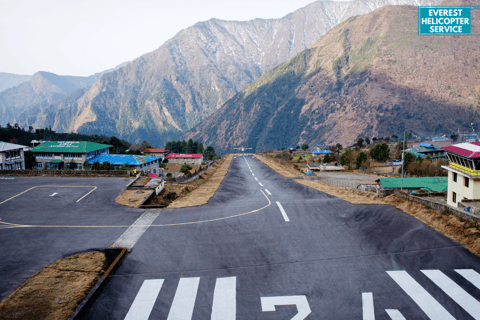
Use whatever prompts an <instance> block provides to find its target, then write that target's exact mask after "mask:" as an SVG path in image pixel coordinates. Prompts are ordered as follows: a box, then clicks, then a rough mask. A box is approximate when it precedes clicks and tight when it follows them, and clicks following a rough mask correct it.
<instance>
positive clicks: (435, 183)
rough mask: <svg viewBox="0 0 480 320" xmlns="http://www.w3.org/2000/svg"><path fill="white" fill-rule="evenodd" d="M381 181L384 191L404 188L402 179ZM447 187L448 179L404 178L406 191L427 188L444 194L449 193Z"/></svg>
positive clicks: (384, 179) (383, 179)
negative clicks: (444, 192)
mask: <svg viewBox="0 0 480 320" xmlns="http://www.w3.org/2000/svg"><path fill="white" fill-rule="evenodd" d="M379 180H380V184H381V185H382V187H383V188H384V189H400V188H401V186H402V179H401V178H381V179H379ZM447 187H448V178H447V177H420V178H403V188H404V189H420V188H425V189H427V190H431V191H434V192H443V191H447Z"/></svg>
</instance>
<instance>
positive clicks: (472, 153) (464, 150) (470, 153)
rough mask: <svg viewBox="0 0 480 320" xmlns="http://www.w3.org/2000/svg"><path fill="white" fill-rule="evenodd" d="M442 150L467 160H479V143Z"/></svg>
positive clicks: (468, 143)
mask: <svg viewBox="0 0 480 320" xmlns="http://www.w3.org/2000/svg"><path fill="white" fill-rule="evenodd" d="M442 149H443V150H445V151H448V152H452V153H457V154H459V155H462V156H464V157H468V158H480V141H472V142H464V143H459V144H454V145H453V146H448V147H443V148H442Z"/></svg>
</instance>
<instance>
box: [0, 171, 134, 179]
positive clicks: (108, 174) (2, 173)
mask: <svg viewBox="0 0 480 320" xmlns="http://www.w3.org/2000/svg"><path fill="white" fill-rule="evenodd" d="M0 176H25V177H80V178H84V177H113V178H118V177H125V178H127V177H131V176H133V171H132V170H0Z"/></svg>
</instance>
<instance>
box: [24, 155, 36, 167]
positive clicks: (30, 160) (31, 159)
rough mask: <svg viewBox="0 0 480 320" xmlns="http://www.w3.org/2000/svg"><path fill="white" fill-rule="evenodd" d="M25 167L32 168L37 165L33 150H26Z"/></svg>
mask: <svg viewBox="0 0 480 320" xmlns="http://www.w3.org/2000/svg"><path fill="white" fill-rule="evenodd" d="M24 156H25V169H28V170H31V169H33V168H35V167H36V166H37V159H36V158H35V155H34V154H33V152H32V151H25V153H24Z"/></svg>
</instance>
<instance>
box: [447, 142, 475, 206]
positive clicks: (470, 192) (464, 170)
mask: <svg viewBox="0 0 480 320" xmlns="http://www.w3.org/2000/svg"><path fill="white" fill-rule="evenodd" d="M442 149H443V150H445V151H446V153H447V158H448V160H449V161H450V163H449V165H448V167H447V166H442V168H444V169H445V170H447V171H448V196H447V204H448V205H451V206H454V207H458V203H460V202H461V201H462V200H465V199H471V200H480V142H479V141H474V142H465V143H459V144H455V145H453V146H448V147H443V148H442Z"/></svg>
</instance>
